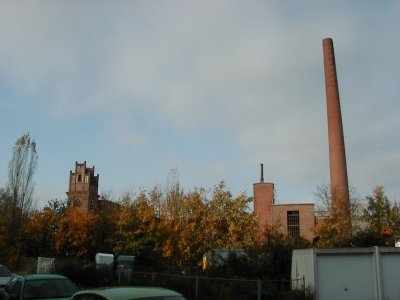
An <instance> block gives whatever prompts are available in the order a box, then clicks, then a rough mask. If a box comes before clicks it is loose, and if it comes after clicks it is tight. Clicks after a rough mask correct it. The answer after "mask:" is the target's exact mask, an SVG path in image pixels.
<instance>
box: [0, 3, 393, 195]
mask: <svg viewBox="0 0 400 300" xmlns="http://www.w3.org/2000/svg"><path fill="white" fill-rule="evenodd" d="M398 8H399V4H398V3H397V2H390V3H389V4H385V5H378V4H374V2H368V1H367V3H363V5H361V6H360V3H347V2H339V3H337V2H335V3H322V4H316V3H312V4H311V3H309V2H300V3H291V5H287V4H286V3H278V2H262V1H260V2H257V1H256V2H251V3H245V4H244V3H243V2H224V1H221V2H217V3H211V2H208V3H194V2H189V3H187V2H184V1H170V2H144V1H143V2H142V1H134V2H125V1H120V2H118V1H116V2H112V3H111V2H108V1H98V2H96V5H93V2H91V1H80V2H72V3H71V2H67V1H65V2H64V1H61V2H60V1H58V2H56V3H55V2H50V1H40V2H39V1H31V2H28V3H23V4H22V3H20V2H1V4H0V37H1V39H2V41H5V42H3V43H1V44H0V84H3V85H4V86H6V88H7V91H9V92H10V93H12V94H13V97H14V99H18V101H19V102H18V104H17V105H19V106H21V107H22V106H27V107H30V106H32V105H36V106H38V107H39V108H40V109H39V110H40V111H41V112H42V113H43V115H42V116H41V117H42V118H44V117H46V118H50V119H51V120H52V122H54V124H56V123H57V124H59V123H58V122H60V123H62V122H65V120H71V122H74V123H76V124H79V125H80V127H79V126H78V125H76V126H77V127H78V128H87V126H86V125H85V122H94V123H95V124H94V125H93V127H96V126H97V127H98V128H102V130H104V133H103V135H102V138H104V139H105V140H106V142H105V143H106V144H107V143H108V144H110V145H105V146H104V147H107V148H108V147H110V150H109V152H110V156H111V157H115V159H117V158H118V156H122V158H123V159H125V160H126V161H127V162H124V163H132V164H133V163H137V162H136V161H135V162H132V160H131V158H129V159H128V158H126V157H124V156H123V155H125V154H126V153H128V152H129V151H128V149H129V150H131V152H132V151H133V150H135V151H137V152H139V153H140V157H141V158H142V162H141V163H143V164H144V165H146V159H147V160H148V162H147V165H149V164H150V163H152V162H153V161H154V159H151V158H149V157H147V158H146V155H145V154H146V153H147V154H149V155H150V154H151V155H152V156H153V155H154V156H156V157H168V161H166V162H161V160H162V159H159V160H157V159H156V160H155V161H156V162H157V164H159V166H160V165H161V164H163V165H162V167H164V168H166V169H168V168H171V167H175V166H176V165H181V166H183V167H182V169H185V170H187V172H188V173H192V175H190V176H188V177H190V178H191V180H192V182H200V183H201V182H206V178H219V179H223V178H227V180H229V179H231V180H232V182H234V183H233V185H234V186H239V187H238V189H247V188H243V187H246V186H248V185H249V184H250V185H251V182H244V181H245V180H248V179H249V177H251V176H250V175H249V174H252V173H255V176H254V177H255V178H257V177H258V175H257V173H258V172H257V171H256V170H257V169H256V168H257V166H256V165H258V163H260V162H264V163H265V164H266V166H268V172H270V174H269V175H270V176H271V177H272V178H273V179H274V180H275V181H280V183H282V184H283V185H284V186H290V185H291V184H293V185H295V186H296V187H297V186H299V185H303V186H307V188H305V189H306V190H309V189H310V188H309V186H311V185H314V184H315V182H318V181H321V182H320V183H324V182H326V181H327V180H328V178H327V176H329V172H328V161H327V158H328V157H327V148H328V145H327V137H326V132H327V128H326V111H325V110H326V107H325V90H324V79H323V64H322V61H323V60H322V45H321V41H322V39H323V38H325V37H333V39H334V44H335V51H336V60H337V68H338V76H339V88H340V93H341V98H342V111H343V120H344V127H345V137H346V150H347V153H348V160H349V167H351V170H350V172H349V173H350V174H353V176H354V177H355V178H363V177H365V176H362V174H363V173H364V174H365V173H366V171H365V170H364V168H367V169H368V170H369V173H376V170H377V169H378V168H379V166H377V165H376V164H371V163H366V161H372V160H374V161H380V162H381V163H382V165H381V166H382V169H384V170H388V171H387V173H388V174H387V179H386V180H383V181H384V182H383V183H382V184H383V185H385V183H389V184H390V190H393V189H394V190H396V187H395V184H394V183H393V182H394V181H395V180H393V178H398V176H397V177H396V175H395V174H393V171H389V170H391V168H390V162H392V166H399V165H398V164H399V162H398V160H396V156H395V155H393V152H394V149H398V146H399V143H400V142H396V140H400V139H398V134H396V132H400V131H399V129H400V128H399V123H398V121H397V116H396V112H397V111H398V109H397V108H398V101H397V98H398V95H399V93H400V90H399V87H398V84H397V82H398V79H399V71H398V70H399V69H400V68H399V62H398V60H396V59H395V58H396V57H397V53H398V52H399V51H398V50H400V48H399V47H400V46H399V45H400V43H399V42H398V39H397V38H396V37H397V35H398V33H397V31H396V30H393V28H397V27H398V26H397V25H399V21H398V18H397V16H396V12H397V11H398ZM10 25H12V26H10ZM15 95H18V97H17V96H15ZM2 103H3V104H0V105H2V106H3V107H4V105H5V104H4V102H2ZM5 107H6V108H7V107H8V106H7V105H6V106H5ZM62 120H63V121H62ZM81 124H82V125H81ZM74 128H75V127H74ZM68 134H70V135H71V136H73V131H72V130H71V131H69V132H68ZM97 135H99V136H100V133H97ZM65 138H71V139H72V137H69V136H65ZM371 139H374V141H373V142H371ZM372 143H373V144H377V145H379V144H380V145H382V146H381V147H379V149H376V148H375V147H374V146H372V145H371V144H372ZM111 145H114V148H117V149H113V147H111ZM115 145H118V147H115ZM202 145H206V146H202ZM82 147H83V146H82ZM85 147H90V143H88V145H85ZM201 147H203V148H206V150H204V151H201ZM208 147H210V148H211V149H213V148H214V149H218V150H216V151H215V153H214V152H213V151H212V150H207V148H208ZM199 149H200V150H199ZM220 149H223V150H224V151H222V150H220ZM365 149H366V150H365ZM87 152H89V151H88V150H87ZM228 152H232V153H233V154H232V155H231V156H230V155H228V154H226V153H228ZM377 153H379V154H377ZM122 154H123V155H122ZM379 155H380V158H379ZM77 159H79V158H77ZM99 159H100V158H99ZM393 162H394V163H393ZM95 163H96V162H95ZM116 163H117V162H116ZM168 163H170V164H174V165H170V166H168ZM96 164H97V163H96ZM117 164H119V165H120V166H122V165H123V163H117ZM366 165H367V166H366ZM189 166H191V167H189ZM160 168H161V167H160ZM192 168H193V169H195V170H197V171H198V173H197V174H193V171H191V169H192ZM254 169H256V170H255V171H253V170H254ZM240 170H242V171H241V172H242V173H243V174H246V176H247V177H246V178H244V177H240V176H239V175H235V174H233V173H235V172H238V173H240ZM361 170H364V171H361ZM153 171H154V170H153ZM182 173H184V172H181V175H183V174H182ZM185 173H186V172H185ZM153 174H154V172H153ZM224 174H226V175H225V176H226V177H225V176H224ZM196 175H197V176H198V178H202V180H200V179H196ZM147 176H151V175H147ZM378 179H379V180H380V179H381V178H377V177H375V176H371V179H369V180H365V179H362V180H361V179H360V180H359V181H357V180H354V182H357V184H359V185H360V186H363V190H364V189H367V188H368V187H369V186H370V185H371V184H373V183H372V182H373V181H377V180H378ZM185 180H186V181H187V182H189V183H188V184H189V185H190V179H188V178H185ZM203 180H204V181H203ZM149 181H151V182H153V180H149ZM365 182H368V183H365ZM312 188H313V187H311V189H312ZM372 188H373V187H370V189H371V190H372ZM282 192H283V193H284V192H285V191H282ZM306 193H307V192H305V193H304V194H306ZM394 193H397V194H398V190H396V192H394ZM293 195H296V192H293V193H292V194H291V195H289V193H288V196H287V198H293V197H294V196H293ZM283 197H285V198H286V196H283ZM296 197H297V195H296ZM299 197H300V198H303V196H302V195H299Z"/></svg>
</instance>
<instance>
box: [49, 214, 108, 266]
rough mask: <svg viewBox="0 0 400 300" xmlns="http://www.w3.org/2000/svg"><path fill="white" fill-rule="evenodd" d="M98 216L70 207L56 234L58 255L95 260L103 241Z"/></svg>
mask: <svg viewBox="0 0 400 300" xmlns="http://www.w3.org/2000/svg"><path fill="white" fill-rule="evenodd" d="M101 222H102V220H101V218H100V217H99V215H98V214H96V213H95V212H92V211H86V210H85V209H83V208H82V207H79V206H76V207H69V208H68V209H67V212H66V214H65V216H64V217H63V218H62V219H61V221H60V223H59V227H58V230H57V233H56V241H55V246H56V251H57V254H59V255H62V256H66V257H76V258H81V259H93V258H94V257H95V254H96V252H97V250H98V249H100V247H101V244H102V242H103V241H102V240H101V239H100V238H99V237H100V228H101V226H100V224H101Z"/></svg>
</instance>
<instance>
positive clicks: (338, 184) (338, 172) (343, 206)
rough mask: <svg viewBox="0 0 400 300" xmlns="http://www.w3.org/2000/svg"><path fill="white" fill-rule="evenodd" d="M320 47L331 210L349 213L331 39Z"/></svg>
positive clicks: (344, 156)
mask: <svg viewBox="0 0 400 300" xmlns="http://www.w3.org/2000/svg"><path fill="white" fill-rule="evenodd" d="M322 45H323V53H324V69H325V88H326V104H327V113H328V140H329V165H330V180H331V196H332V208H334V209H340V211H341V212H349V210H348V209H349V206H350V201H349V185H348V179H347V167H346V154H345V148H344V137H343V125H342V115H341V110H340V99H339V88H338V82H337V75H336V64H335V54H334V50H333V41H332V39H331V38H326V39H324V40H323V41H322ZM349 216H350V215H349Z"/></svg>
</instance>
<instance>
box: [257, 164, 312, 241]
mask: <svg viewBox="0 0 400 300" xmlns="http://www.w3.org/2000/svg"><path fill="white" fill-rule="evenodd" d="M253 200H254V212H255V213H256V214H257V216H258V225H259V229H260V233H261V234H262V235H263V234H264V233H265V230H266V229H267V228H271V227H272V226H275V227H276V228H279V229H280V230H281V231H282V233H284V234H289V235H291V236H293V237H297V236H299V237H303V238H305V239H307V240H309V241H311V240H312V239H313V238H314V228H315V214H314V203H289V204H277V203H275V197H274V184H273V183H268V182H264V175H263V165H262V164H261V178H260V182H258V183H254V184H253Z"/></svg>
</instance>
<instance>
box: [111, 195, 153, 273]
mask: <svg viewBox="0 0 400 300" xmlns="http://www.w3.org/2000/svg"><path fill="white" fill-rule="evenodd" d="M153 196H154V194H153ZM158 223H159V222H158V218H157V216H156V210H155V208H154V207H153V206H152V202H151V201H150V200H149V199H148V198H147V196H146V194H145V192H141V193H140V194H139V196H137V197H135V198H134V197H133V196H132V194H130V193H126V194H124V196H123V197H122V201H121V206H120V209H119V213H118V215H117V217H116V232H115V235H116V241H115V247H114V253H115V254H116V255H120V254H124V255H135V256H138V263H139V264H144V263H148V264H150V265H152V264H154V260H156V255H155V254H156V248H157V243H158V240H159V238H158V236H159V232H158Z"/></svg>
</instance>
